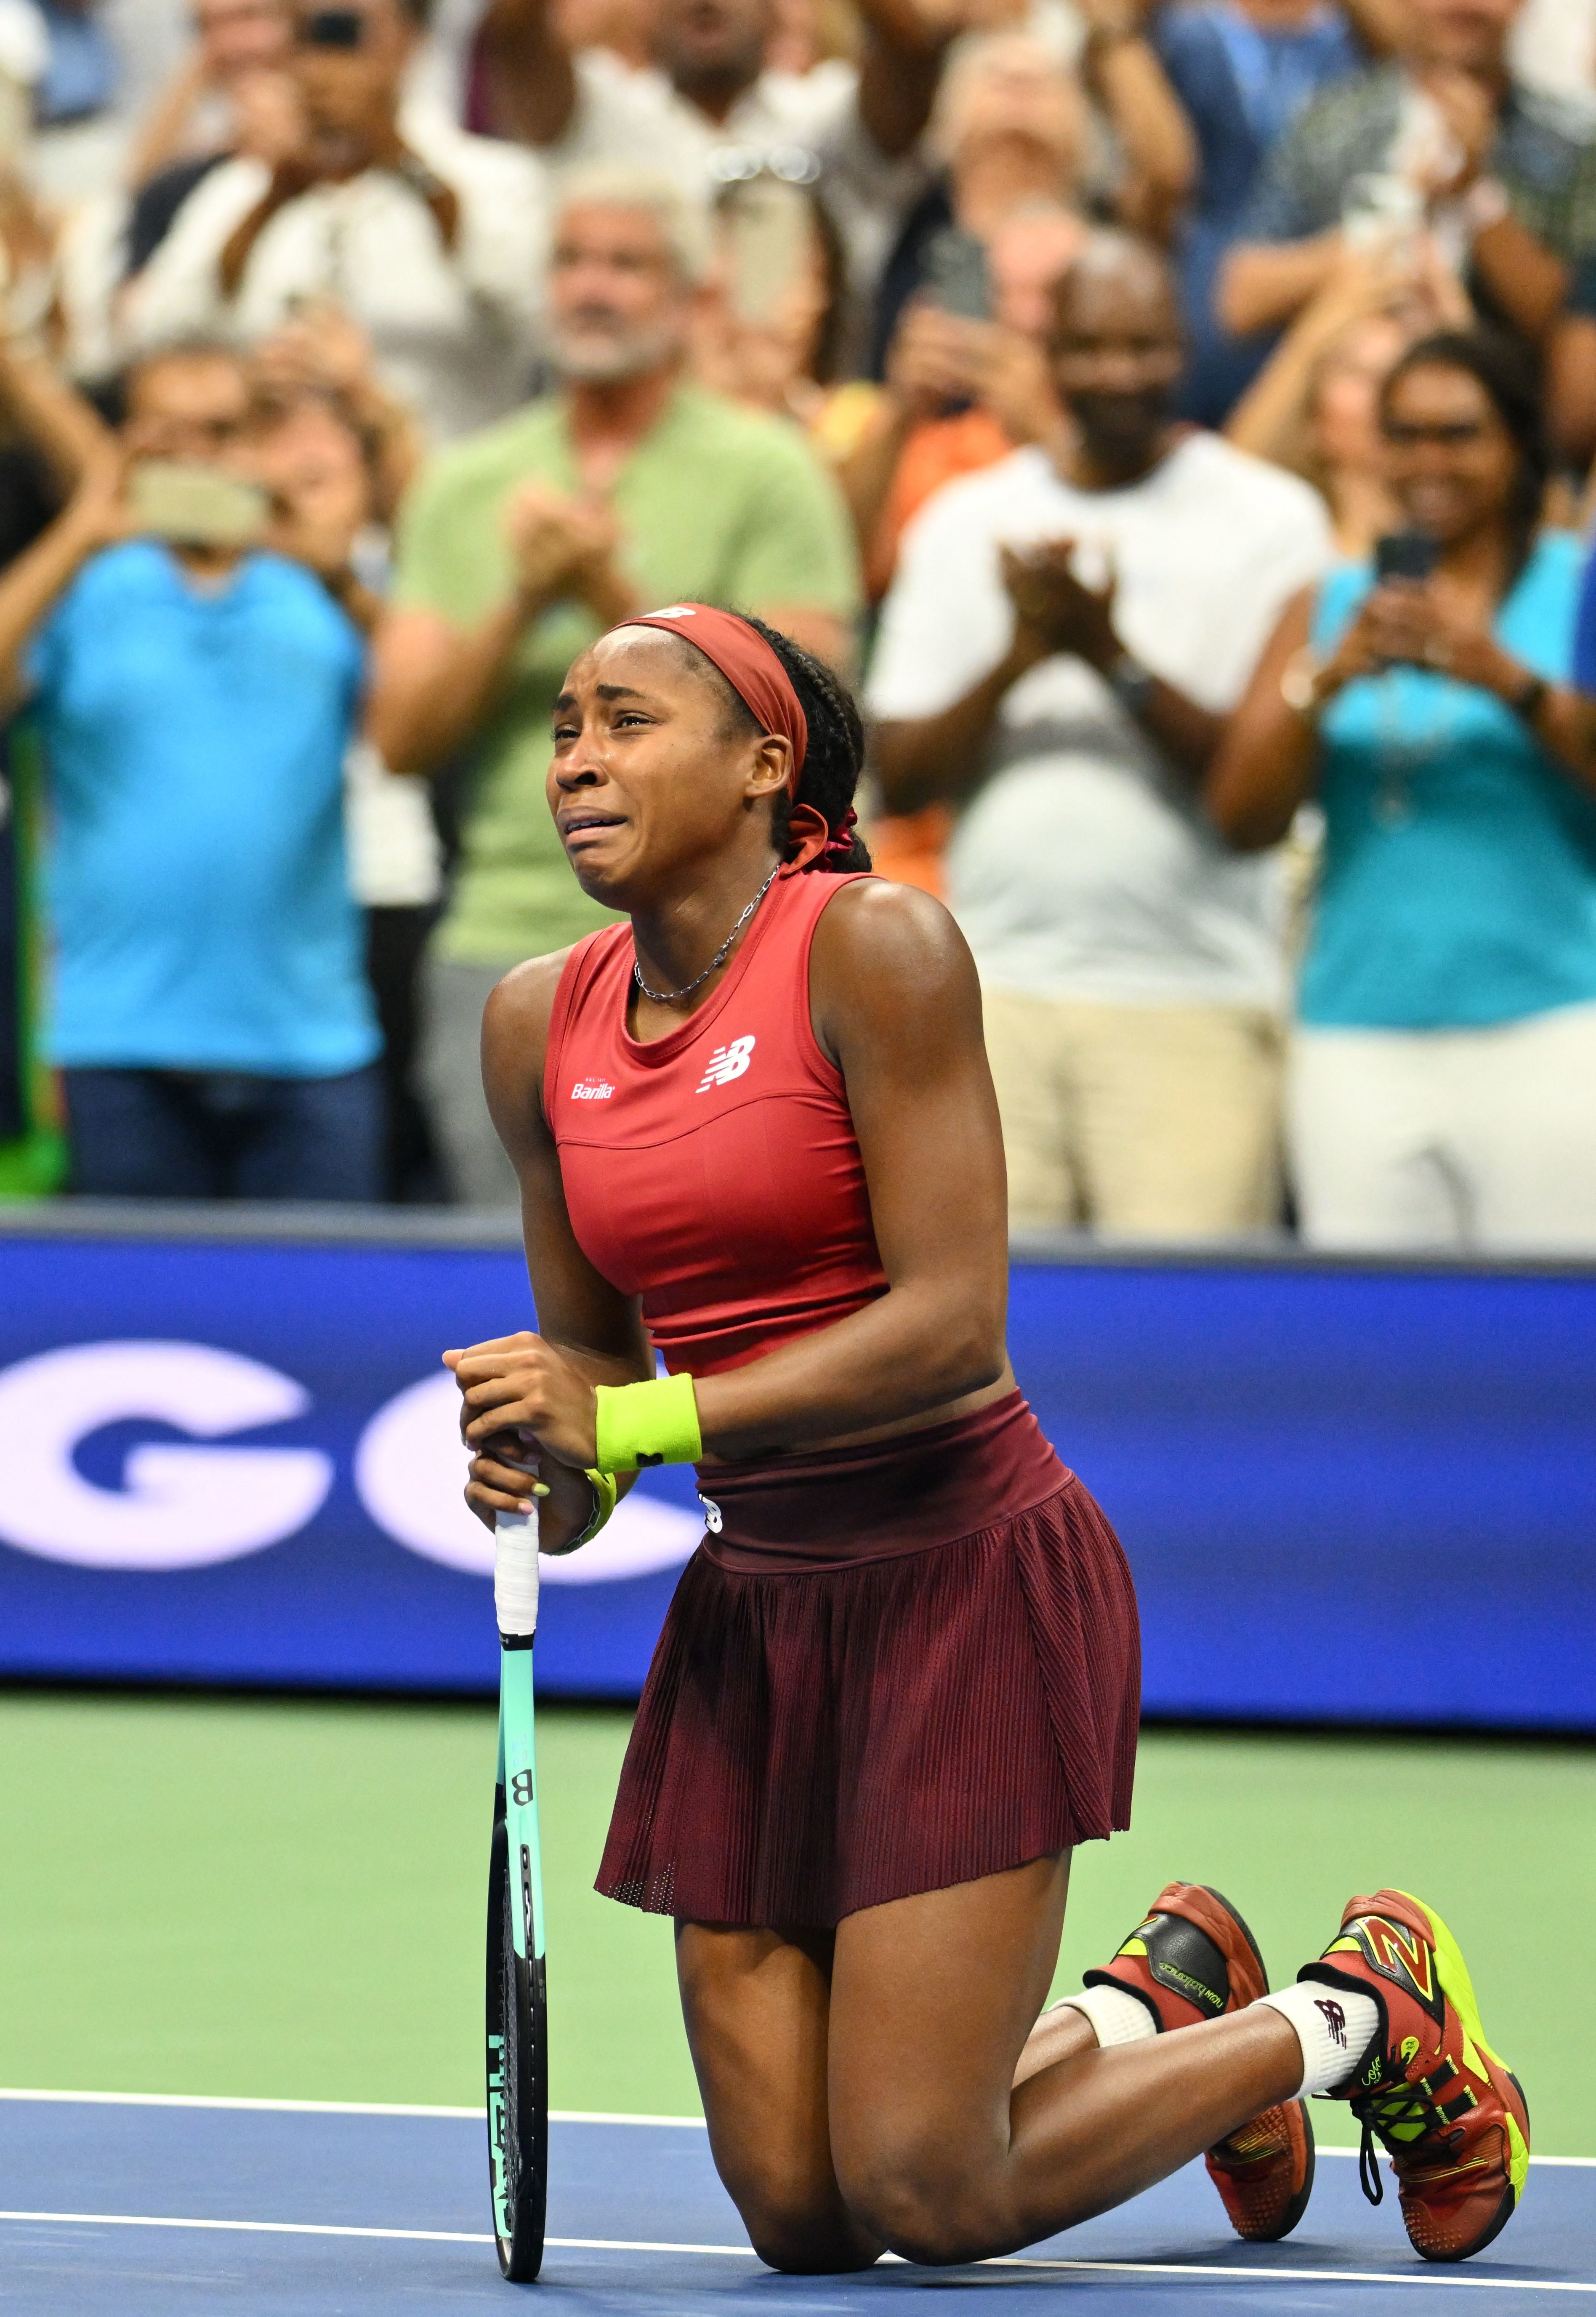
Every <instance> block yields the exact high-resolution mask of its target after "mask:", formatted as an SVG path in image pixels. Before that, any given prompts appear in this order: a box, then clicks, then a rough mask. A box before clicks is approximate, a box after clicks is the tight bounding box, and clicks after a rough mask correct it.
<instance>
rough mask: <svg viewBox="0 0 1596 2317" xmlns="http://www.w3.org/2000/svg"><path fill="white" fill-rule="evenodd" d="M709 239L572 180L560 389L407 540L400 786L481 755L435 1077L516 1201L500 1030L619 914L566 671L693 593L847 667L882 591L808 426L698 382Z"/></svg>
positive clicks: (387, 752)
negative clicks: (867, 612) (581, 842)
mask: <svg viewBox="0 0 1596 2317" xmlns="http://www.w3.org/2000/svg"><path fill="white" fill-rule="evenodd" d="M706 253H707V237H706V235H705V229H704V227H703V224H702V221H701V219H700V218H699V217H698V216H697V215H696V214H695V213H694V212H693V211H692V210H691V209H689V208H688V207H687V206H686V204H685V203H684V201H683V200H682V195H681V194H680V193H679V192H677V191H676V190H675V188H674V187H673V185H671V184H670V183H669V182H668V181H667V180H664V179H657V178H654V177H652V176H648V175H645V174H643V173H641V172H632V171H620V170H612V169H604V170H593V171H592V172H587V173H583V174H573V176H572V177H571V178H570V179H568V180H567V181H566V189H565V192H564V195H563V199H562V202H561V207H560V211H559V215H558V218H557V223H556V230H555V240H554V249H553V255H552V259H551V265H550V273H549V304H550V336H551V340H552V343H553V345H554V349H555V359H556V361H557V365H558V368H559V371H560V375H561V380H562V385H561V389H560V391H559V392H558V393H556V394H552V395H548V396H547V397H545V398H542V399H540V400H539V401H536V402H533V403H531V404H529V405H528V407H526V409H524V410H523V411H522V412H520V413H519V414H518V415H517V416H515V417H513V418H510V419H506V420H505V421H504V423H503V424H502V425H497V426H494V427H491V428H489V429H488V430H487V432H486V433H485V434H478V435H476V436H475V437H473V438H472V439H471V440H470V441H468V442H465V443H458V444H456V445H455V446H454V447H453V448H452V449H450V450H449V451H447V452H444V453H443V455H442V456H441V458H439V459H438V460H437V461H435V462H434V463H433V464H432V467H431V468H430V469H429V470H428V471H427V472H426V473H425V474H424V476H423V477H422V479H421V481H420V482H419V483H418V485H417V486H416V488H415V491H414V492H413V494H412V496H411V498H410V500H409V503H408V505H406V511H405V514H404V518H403V520H402V523H401V525H400V535H399V559H398V577H397V588H396V593H395V603H394V608H393V611H392V613H390V615H389V617H388V621H387V622H386V623H385V626H384V629H383V631H382V633H381V635H380V636H379V640H378V647H377V654H376V665H375V674H374V679H373V696H372V733H373V737H374V738H375V740H376V742H377V745H378V747H379V749H380V750H381V752H382V754H383V756H385V758H386V759H387V761H388V764H389V765H391V766H392V767H393V768H394V769H395V770H396V771H398V772H407V773H419V774H429V773H432V772H433V771H434V770H435V769H437V768H438V767H439V766H441V765H443V764H444V763H446V762H448V761H450V760H451V759H453V758H455V757H457V756H459V753H460V752H461V751H462V750H465V751H468V752H469V756H470V758H471V761H472V772H473V786H472V789H471V792H470V795H471V801H470V806H469V810H468V816H467V820H466V826H465V831H464V838H463V845H462V853H461V858H460V862H459V870H458V873H457V877H456V881H455V884H454V890H453V894H452V898H451V899H450V904H449V907H448V909H447V912H446V913H445V916H444V918H443V921H442V923H441V926H439V928H438V932H437V934H436V935H435V937H434V941H433V947H432V958H431V960H430V962H429V970H428V981H427V999H428V1013H429V1017H430V1018H429V1023H428V1028H427V1033H426V1055H425V1059H424V1078H425V1081H426V1084H427V1088H428V1092H429V1094H430V1096H431V1097H432V1104H433V1107H434V1112H435V1116H436V1123H437V1127H438V1131H439V1133H440V1136H441V1141H442V1145H443V1149H444V1153H445V1157H446V1159H447V1162H448V1165H449V1169H450V1176H451V1177H452V1183H453V1188H454V1190H455V1193H456V1195H457V1196H459V1197H460V1198H462V1199H465V1200H467V1201H468V1202H469V1203H472V1204H474V1205H500V1204H505V1203H513V1200H514V1199H515V1197H516V1195H517V1194H516V1185H515V1177H514V1175H513V1171H512V1169H511V1167H510V1163H509V1161H508V1159H506V1158H505V1157H504V1153H503V1151H502V1150H501V1149H500V1147H499V1143H498V1139H497V1137H496V1136H495V1133H494V1131H493V1127H492V1124H491V1123H490V1121H489V1119H488V1115H487V1109H486V1104H485V1103H484V1101H483V1097H482V1089H481V1083H480V1079H479V1077H478V1071H477V1032H478V1028H479V1025H480V1022H481V1015H482V1008H483V1006H484V1004H485V1003H486V998H487V995H488V992H489V991H490V990H491V989H492V988H493V986H494V984H495V981H497V980H499V978H500V977H501V975H503V974H504V973H506V972H508V971H509V970H510V968H511V967H512V966H513V965H516V964H519V963H520V962H521V961H522V959H523V958H526V957H533V956H537V955H539V954H540V953H544V952H547V951H548V950H556V949H561V948H563V947H565V946H566V944H568V943H570V942H574V941H575V940H577V939H579V938H580V936H581V935H583V934H585V933H589V932H591V931H592V930H593V927H594V926H598V925H601V924H603V923H606V922H608V921H609V920H608V912H607V911H605V910H602V909H600V908H597V907H596V906H595V905H594V904H593V902H591V901H589V900H588V899H587V898H586V896H585V895H584V893H583V891H582V890H581V888H580V886H578V884H577V883H576V881H575V877H574V876H573V875H572V873H571V871H570V868H569V866H568V865H567V863H566V858H565V854H564V852H563V850H562V848H561V845H560V843H559V839H558V837H557V835H556V832H555V828H554V824H553V822H552V821H551V819H550V818H549V814H548V806H547V803H546V802H545V799H544V778H545V774H546V773H547V770H548V759H549V755H550V747H551V742H550V729H549V728H550V720H551V716H552V712H553V707H554V702H555V699H556V696H557V693H558V691H559V687H560V684H561V681H562V680H563V678H564V675H565V673H566V668H567V667H568V666H570V663H571V661H572V660H573V659H574V658H575V656H576V654H577V653H578V652H580V651H581V650H583V649H584V647H585V646H586V645H587V644H589V643H590V642H591V641H592V640H593V638H594V637H595V636H596V635H598V634H600V633H601V632H602V630H603V629H605V628H607V627H610V626H612V625H613V624H614V622H616V621H618V620H622V619H625V618H626V617H627V616H628V614H629V613H635V612H646V611H648V610H651V609H652V608H653V607H654V606H655V605H656V604H670V603H675V602H678V601H680V600H681V599H682V597H684V596H688V597H696V598H697V599H698V600H699V601H700V602H705V603H715V604H727V605H729V606H733V607H735V608H736V609H737V610H740V611H751V612H755V613H758V614H759V615H760V617H761V618H762V619H766V620H769V621H770V622H771V624H772V625H773V626H776V627H780V628H782V629H784V630H786V631H787V632H788V633H789V635H792V636H794V637H796V638H797V639H798V641H799V642H801V643H803V644H806V645H807V647H808V648H809V649H811V650H813V651H817V652H819V653H821V654H822V655H823V656H825V658H829V659H831V660H833V661H843V660H845V659H846V658H847V656H848V649H849V644H850V623H851V621H852V619H853V617H854V614H855V613H856V612H857V609H858V605H859V574H858V567H857V559H856V556H855V551H854V547H853V542H852V536H851V532H850V529H849V525H848V519H847V514H846V512H845V509H844V507H843V502H842V497H841V494H840V493H839V492H838V490H837V488H836V487H835V485H834V483H833V482H832V480H831V479H830V477H829V476H827V475H826V474H825V472H824V471H823V470H821V468H820V467H819V466H818V465H817V463H816V460H815V458H814V455H813V454H812V452H810V450H809V448H808V445H807V443H806V442H805V440H804V438H803V436H802V434H800V433H799V432H798V429H797V427H796V426H791V425H788V424H786V423H785V422H784V421H781V420H778V419H772V418H766V417H762V416H757V415H755V414H754V413H753V412H750V411H747V410H745V409H743V408H741V407H738V406H737V405H736V404H735V403H730V402H726V401H723V400H721V399H719V398H718V397H716V396H713V395H709V394H705V393H702V392H700V390H699V389H697V388H695V387H693V386H691V385H689V384H687V383H685V382H684V380H683V378H682V363H683V356H684V351H685V344H686V335H687V327H688V323H689V319H690V317H691V308H692V301H693V297H694V292H695V289H696V286H697V283H698V282H699V280H700V277H701V274H702V272H703V266H704V262H705V256H706Z"/></svg>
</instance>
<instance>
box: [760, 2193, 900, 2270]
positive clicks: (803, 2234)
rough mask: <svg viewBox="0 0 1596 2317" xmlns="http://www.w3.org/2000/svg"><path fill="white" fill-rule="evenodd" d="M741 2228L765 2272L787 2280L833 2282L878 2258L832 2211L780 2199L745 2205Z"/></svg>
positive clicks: (839, 2215)
mask: <svg viewBox="0 0 1596 2317" xmlns="http://www.w3.org/2000/svg"><path fill="white" fill-rule="evenodd" d="M742 2211H743V2225H744V2227H745V2229H746V2230H747V2232H748V2241H749V2242H750V2243H751V2244H752V2245H753V2250H754V2251H755V2252H756V2253H757V2254H758V2255H759V2258H760V2259H761V2260H762V2261H763V2263H764V2265H765V2267H766V2268H777V2269H780V2270H782V2271H783V2272H784V2273H785V2274H786V2275H788V2276H789V2277H834V2276H837V2275H839V2274H840V2273H841V2272H843V2270H846V2269H855V2268H869V2264H870V2262H871V2261H872V2260H873V2259H875V2258H876V2256H875V2254H874V2253H873V2252H871V2251H868V2250H865V2249H864V2247H863V2246H862V2245H861V2244H860V2242H859V2241H858V2240H857V2238H856V2237H855V2235H854V2233H853V2232H852V2231H851V2229H850V2228H849V2226H848V2224H847V2222H846V2219H845V2218H844V2216H843V2215H842V2214H838V2213H837V2212H836V2211H835V2210H834V2209H832V2208H830V2207H828V2208H827V2209H825V2210H819V2209H816V2206H815V2205H811V2204H808V2203H804V2202H799V2201H797V2200H786V2199H782V2198H780V2197H776V2198H770V2199H761V2200H760V2201H758V2202H757V2203H755V2204H753V2205H752V2206H750V2205H744V2206H743V2208H742Z"/></svg>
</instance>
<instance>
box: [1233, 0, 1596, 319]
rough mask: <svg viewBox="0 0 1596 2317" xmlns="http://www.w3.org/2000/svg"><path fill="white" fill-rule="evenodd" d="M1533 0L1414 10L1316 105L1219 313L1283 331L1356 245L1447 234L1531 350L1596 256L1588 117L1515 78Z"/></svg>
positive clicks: (1250, 217)
mask: <svg viewBox="0 0 1596 2317" xmlns="http://www.w3.org/2000/svg"><path fill="white" fill-rule="evenodd" d="M1520 5H1521V0H1467V4H1458V0H1405V5H1404V18H1403V23H1404V30H1403V34H1402V49H1401V53H1400V55H1399V56H1398V57H1397V58H1395V59H1394V60H1393V61H1392V62H1390V63H1388V64H1382V65H1378V66H1375V67H1370V68H1369V70H1367V71H1365V72H1361V73H1358V74H1355V75H1354V76H1352V78H1351V79H1350V80H1347V81H1343V82H1342V84H1341V85H1340V86H1339V87H1336V88H1333V89H1332V90H1331V91H1330V92H1329V93H1328V94H1326V95H1324V96H1322V97H1321V98H1320V99H1319V100H1318V102H1317V103H1314V104H1311V105H1310V106H1309V107H1308V109H1307V111H1306V112H1304V113H1303V114H1302V115H1301V116H1300V118H1299V119H1298V120H1297V123H1296V126H1295V127H1294V128H1293V129H1292V130H1290V131H1289V132H1288V134H1287V136H1286V137H1284V138H1283V139H1281V141H1280V142H1279V144H1278V145H1277V146H1276V147H1275V148H1274V150H1273V152H1272V153H1271V156H1270V158H1269V160H1268V161H1267V163H1266V164H1265V165H1264V168H1263V170H1262V174H1261V175H1260V177H1259V180H1258V183H1257V184H1256V186H1255V187H1254V189H1253V194H1252V197H1251V200H1250V201H1249V204H1248V207H1247V210H1246V213H1245V215H1244V218H1243V219H1242V221H1241V224H1240V227H1239V228H1238V230H1237V234H1236V237H1235V244H1234V246H1232V248H1231V249H1230V251H1229V254H1228V255H1227V257H1226V260H1225V262H1224V265H1223V268H1222V270H1221V273H1220V275H1219V282H1218V291H1217V310H1218V313H1219V316H1220V318H1221V319H1222V321H1223V322H1224V324H1225V326H1226V327H1227V328H1228V329H1231V330H1234V331H1236V332H1239V333H1243V334H1244V333H1246V332H1249V331H1258V330H1274V329H1279V327H1282V326H1283V325H1284V324H1286V323H1288V322H1289V321H1290V319H1291V318H1292V317H1293V316H1294V315H1295V314H1297V313H1299V312H1300V311H1301V309H1302V308H1303V307H1304V306H1306V304H1307V302H1308V300H1310V299H1311V298H1312V297H1314V296H1315V293H1316V292H1317V291H1319V290H1321V289H1322V288H1323V287H1324V283H1325V282H1326V281H1327V280H1328V279H1329V278H1330V276H1331V275H1332V273H1333V272H1334V271H1335V268H1336V266H1337V264H1338V263H1339V262H1340V260H1341V258H1342V255H1343V253H1344V252H1345V250H1346V248H1347V246H1348V245H1349V243H1352V244H1357V243H1360V242H1361V243H1362V244H1363V245H1364V246H1369V245H1370V244H1371V243H1376V244H1378V243H1384V244H1385V246H1387V247H1388V248H1390V249H1392V250H1393V252H1394V254H1395V253H1396V252H1399V251H1400V250H1401V248H1402V247H1403V246H1404V245H1405V244H1407V243H1409V242H1411V241H1412V240H1413V237H1415V235H1416V234H1417V232H1418V230H1419V228H1421V227H1422V226H1424V225H1426V224H1427V225H1428V226H1429V228H1430V229H1431V231H1432V232H1433V233H1435V234H1436V235H1437V237H1439V238H1440V241H1441V243H1442V245H1443V246H1445V247H1446V248H1447V250H1448V252H1449V255H1450V256H1451V258H1452V260H1453V262H1454V264H1456V266H1457V268H1458V272H1459V273H1462V274H1463V276H1464V278H1465V280H1466V282H1467V286H1468V289H1469V291H1470V294H1471V296H1472V297H1473V299H1474V300H1475V303H1476V306H1478V307H1479V309H1480V310H1481V311H1482V313H1483V314H1485V316H1486V317H1487V318H1489V319H1490V320H1492V321H1493V322H1496V323H1499V324H1500V325H1501V326H1502V327H1503V328H1506V329H1509V330H1511V331H1512V332H1514V333H1515V334H1516V335H1519V336H1520V337H1522V338H1523V339H1525V340H1526V341H1527V342H1528V343H1529V344H1540V343H1541V342H1543V341H1544V340H1545V339H1546V337H1547V334H1548V332H1549V331H1550V330H1551V329H1552V327H1553V326H1554V324H1555V323H1556V319H1557V317H1558V315H1559V314H1560V312H1561V311H1562V308H1563V303H1564V300H1565V297H1566V295H1567V292H1568V286H1569V279H1570V269H1571V268H1572V267H1573V266H1574V265H1575V264H1577V263H1578V261H1579V260H1580V259H1581V258H1582V257H1583V256H1584V255H1587V254H1589V253H1590V252H1591V251H1592V248H1593V247H1596V146H1593V145H1592V139H1591V132H1590V121H1589V118H1588V114H1587V112H1585V111H1584V110H1582V109H1581V108H1580V107H1578V106H1576V105H1574V104H1573V103H1570V102H1569V101H1568V100H1567V99H1565V98H1559V97H1556V96H1553V95H1550V94H1547V92H1545V91H1544V90H1540V89H1536V88H1533V87H1530V86H1529V85H1526V84H1525V83H1524V82H1522V81H1520V80H1519V79H1516V78H1515V77H1514V76H1513V74H1512V72H1511V69H1510V66H1509V61H1508V39H1509V34H1510V33H1511V29H1512V25H1513V22H1514V19H1515V18H1516V17H1517V16H1518V14H1519V13H1520Z"/></svg>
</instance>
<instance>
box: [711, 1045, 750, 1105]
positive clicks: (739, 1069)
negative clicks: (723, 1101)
mask: <svg viewBox="0 0 1596 2317" xmlns="http://www.w3.org/2000/svg"><path fill="white" fill-rule="evenodd" d="M752 1057H753V1039H752V1038H734V1039H733V1040H732V1042H731V1043H730V1045H729V1046H717V1047H716V1049H715V1051H714V1052H713V1053H712V1054H711V1055H710V1057H709V1068H708V1069H706V1070H705V1072H704V1075H703V1077H702V1078H700V1080H699V1092H700V1094H708V1093H709V1089H710V1087H718V1086H729V1084H730V1083H731V1081H732V1079H733V1078H741V1077H742V1075H743V1073H744V1071H745V1069H747V1067H748V1064H749V1061H750V1060H751V1059H752Z"/></svg>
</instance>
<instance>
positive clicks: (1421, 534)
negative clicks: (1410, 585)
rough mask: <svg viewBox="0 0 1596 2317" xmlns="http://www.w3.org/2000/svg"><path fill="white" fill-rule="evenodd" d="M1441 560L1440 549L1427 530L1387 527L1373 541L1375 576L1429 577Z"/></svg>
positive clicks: (1398, 577)
mask: <svg viewBox="0 0 1596 2317" xmlns="http://www.w3.org/2000/svg"><path fill="white" fill-rule="evenodd" d="M1439 561H1440V547H1439V546H1438V545H1437V543H1436V541H1434V540H1433V539H1431V536H1430V533H1429V532H1427V531H1388V532H1386V535H1385V537H1384V538H1383V539H1377V540H1376V541H1375V543H1374V570H1375V577H1376V578H1377V579H1378V580H1380V581H1382V582H1383V581H1385V580H1386V579H1428V578H1429V577H1430V576H1431V572H1433V570H1434V569H1435V567H1436V565H1437V563H1438V562H1439Z"/></svg>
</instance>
